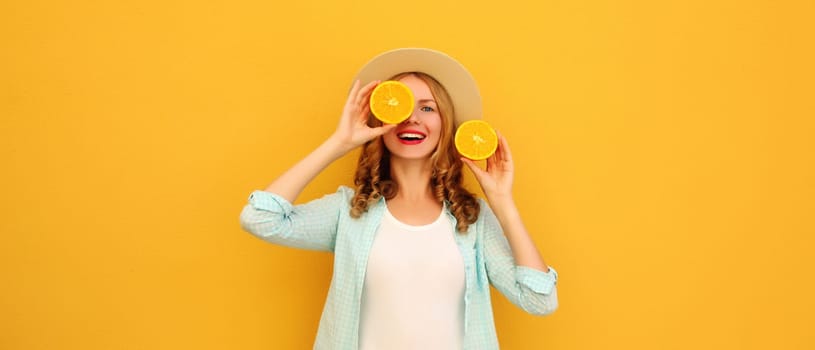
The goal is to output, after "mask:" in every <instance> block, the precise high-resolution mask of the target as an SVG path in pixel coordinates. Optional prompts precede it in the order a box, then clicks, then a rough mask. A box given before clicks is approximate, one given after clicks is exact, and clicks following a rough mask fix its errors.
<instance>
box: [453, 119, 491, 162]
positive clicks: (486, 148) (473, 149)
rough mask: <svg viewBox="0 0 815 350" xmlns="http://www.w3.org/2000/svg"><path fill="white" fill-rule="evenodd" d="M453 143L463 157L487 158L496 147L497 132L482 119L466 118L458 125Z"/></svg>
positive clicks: (473, 158)
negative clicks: (466, 119)
mask: <svg viewBox="0 0 815 350" xmlns="http://www.w3.org/2000/svg"><path fill="white" fill-rule="evenodd" d="M455 144H456V149H457V150H458V153H461V155H462V156H464V157H467V158H469V159H472V160H482V159H487V158H489V157H490V156H491V155H492V154H493V153H495V150H496V149H498V134H496V133H495V129H493V128H492V126H490V124H489V123H487V122H485V121H483V120H468V121H466V122H464V123H461V125H459V126H458V130H456V138H455Z"/></svg>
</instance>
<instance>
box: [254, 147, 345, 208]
mask: <svg viewBox="0 0 815 350" xmlns="http://www.w3.org/2000/svg"><path fill="white" fill-rule="evenodd" d="M345 148H347V146H342V144H341V143H340V142H338V141H336V140H335V138H333V137H331V138H329V139H327V140H326V141H325V142H323V143H322V144H321V145H320V146H319V147H317V148H316V149H315V150H314V151H312V152H311V153H310V154H309V155H307V156H306V157H305V158H303V159H302V160H300V161H299V162H297V164H295V165H294V166H293V167H291V168H290V169H289V170H287V171H286V172H285V173H283V175H280V177H278V178H277V179H276V180H275V181H274V182H272V184H270V185H269V186H268V187H266V191H267V192H272V193H275V194H277V195H279V196H281V197H283V198H285V199H286V200H288V201H289V202H291V203H294V200H295V199H297V196H299V195H300V192H302V191H303V189H304V188H305V187H306V185H308V183H309V182H311V180H313V179H314V178H315V177H316V176H317V174H319V173H320V172H321V171H323V169H325V168H326V167H327V166H328V165H329V164H331V163H332V162H334V161H335V160H337V159H338V158H340V157H342V156H343V155H344V154H345V153H346V152H347V150H346V149H345Z"/></svg>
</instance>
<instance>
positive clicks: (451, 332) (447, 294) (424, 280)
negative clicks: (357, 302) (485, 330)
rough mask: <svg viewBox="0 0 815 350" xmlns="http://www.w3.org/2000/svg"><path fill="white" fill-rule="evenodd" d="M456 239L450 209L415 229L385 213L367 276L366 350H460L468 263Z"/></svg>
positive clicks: (361, 340)
mask: <svg viewBox="0 0 815 350" xmlns="http://www.w3.org/2000/svg"><path fill="white" fill-rule="evenodd" d="M455 234H456V233H455V231H454V230H453V226H452V222H451V221H450V218H448V217H447V214H446V208H442V212H441V214H440V215H439V218H438V219H436V221H434V222H433V223H431V224H427V225H422V226H411V225H407V224H405V223H402V222H400V221H399V220H397V219H396V218H395V217H393V215H392V214H391V213H390V212H389V211H388V210H387V207H386V209H385V214H384V216H383V217H382V222H381V223H380V225H379V229H378V230H377V232H376V238H375V239H374V243H373V247H372V248H371V253H370V256H369V257H368V267H367V270H366V274H365V284H364V287H363V292H362V308H361V315H360V325H359V345H360V349H361V350H379V349H388V350H400V349H423V350H432V349H445V350H449V349H461V347H462V345H461V344H462V338H463V337H464V326H463V323H464V321H463V320H464V283H465V282H464V260H463V259H462V257H461V253H460V252H459V250H458V247H457V245H456V242H455V237H454V236H453V235H455Z"/></svg>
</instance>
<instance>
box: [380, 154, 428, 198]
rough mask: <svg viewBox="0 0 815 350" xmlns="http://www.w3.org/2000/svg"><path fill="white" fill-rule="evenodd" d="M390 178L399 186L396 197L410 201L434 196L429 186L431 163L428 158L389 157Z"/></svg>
mask: <svg viewBox="0 0 815 350" xmlns="http://www.w3.org/2000/svg"><path fill="white" fill-rule="evenodd" d="M390 161H391V163H390V172H391V179H393V181H395V182H396V184H397V185H398V186H399V192H398V193H397V194H396V196H397V197H401V198H402V199H406V200H408V201H410V202H414V201H420V200H426V199H429V198H434V196H433V191H432V190H431V188H430V176H431V175H432V174H433V165H432V163H431V162H430V159H404V158H396V157H391V159H390Z"/></svg>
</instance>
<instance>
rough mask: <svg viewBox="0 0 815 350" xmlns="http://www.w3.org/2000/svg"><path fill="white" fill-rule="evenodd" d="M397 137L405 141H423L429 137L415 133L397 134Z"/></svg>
mask: <svg viewBox="0 0 815 350" xmlns="http://www.w3.org/2000/svg"><path fill="white" fill-rule="evenodd" d="M396 137H398V138H399V139H400V140H403V141H421V140H424V139H425V137H427V136H425V135H424V134H419V133H415V132H402V133H399V134H397V135H396Z"/></svg>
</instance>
